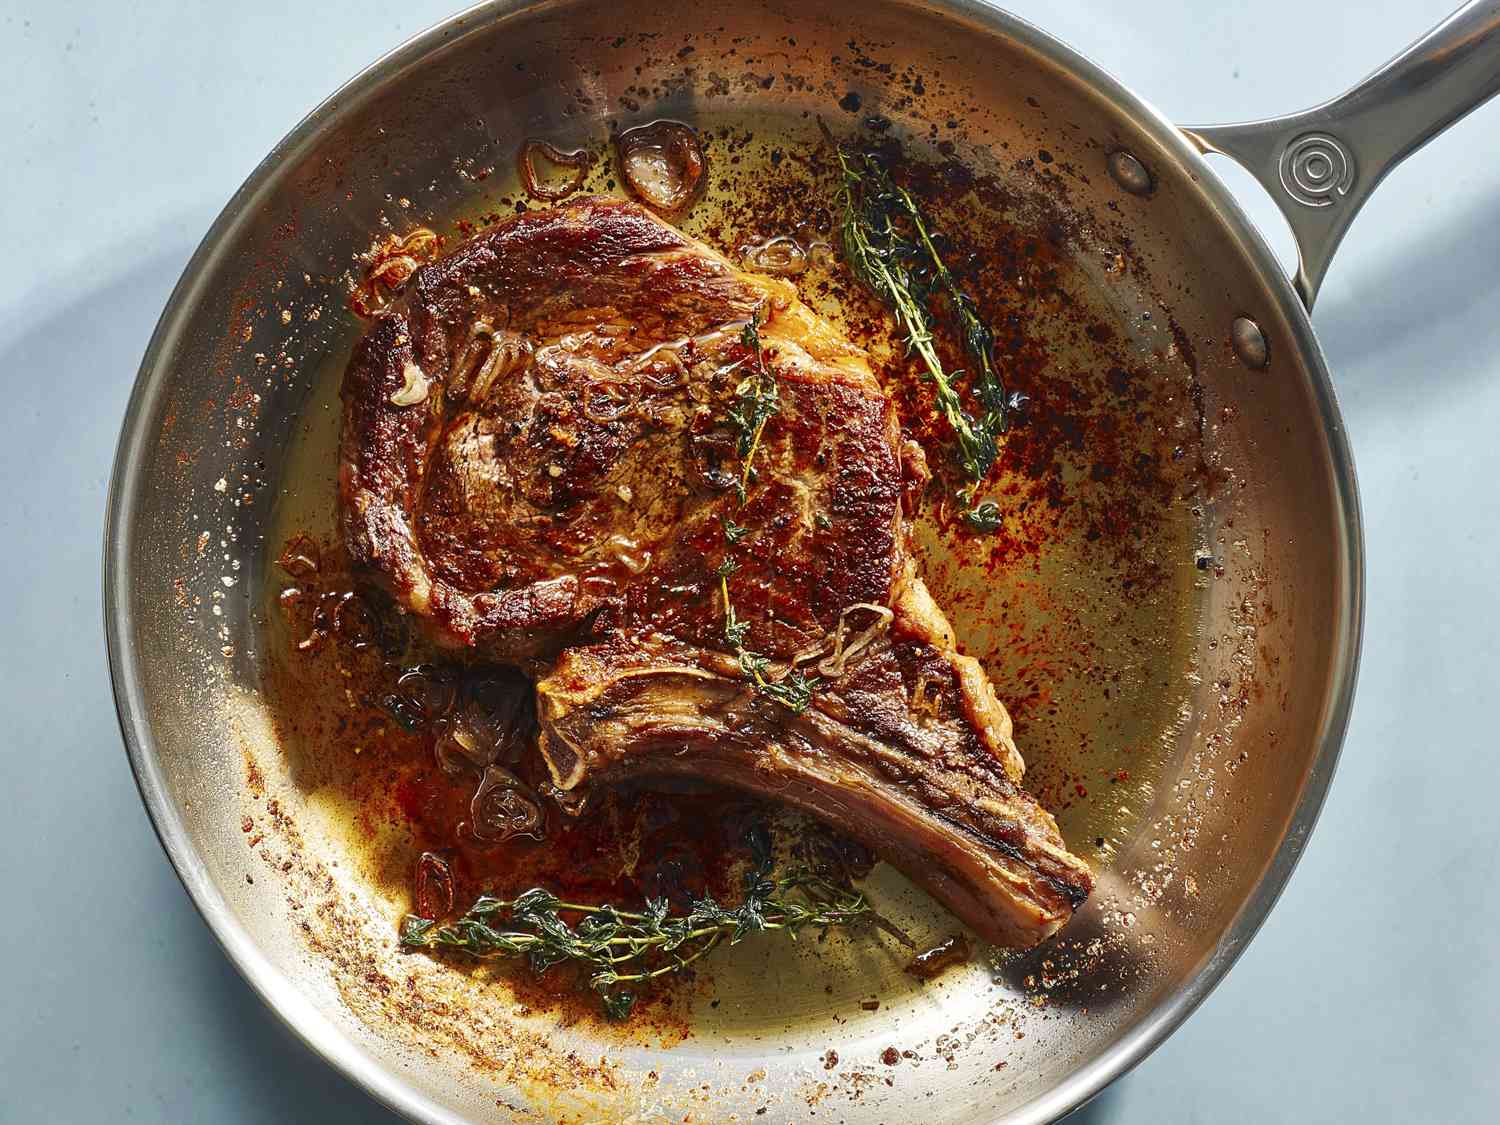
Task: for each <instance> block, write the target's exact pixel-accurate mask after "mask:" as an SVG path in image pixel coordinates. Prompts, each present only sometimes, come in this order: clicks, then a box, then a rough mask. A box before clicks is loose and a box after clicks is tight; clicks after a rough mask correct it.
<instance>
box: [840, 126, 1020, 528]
mask: <svg viewBox="0 0 1500 1125" xmlns="http://www.w3.org/2000/svg"><path fill="white" fill-rule="evenodd" d="M820 124H821V122H820ZM823 134H824V137H825V138H826V139H827V140H828V142H829V144H830V145H831V146H832V148H833V151H834V155H835V157H836V159H837V160H838V166H839V175H840V189H839V204H840V208H841V210H842V219H841V222H840V241H841V242H842V244H843V250H844V259H845V261H846V262H847V263H848V265H849V268H850V270H851V271H852V272H853V273H854V275H855V277H856V278H857V279H858V280H859V281H860V282H861V283H862V284H864V285H865V286H866V288H868V289H869V290H870V291H871V292H873V293H874V294H875V296H876V297H877V298H879V299H880V301H881V302H882V303H883V304H884V305H885V306H886V307H887V308H888V309H889V310H890V311H891V314H892V315H893V316H894V317H895V318H896V323H897V325H898V326H899V328H900V330H901V332H902V334H903V335H904V337H905V342H906V348H907V352H908V354H910V355H915V356H916V357H917V358H918V359H919V360H920V361H921V364H922V368H923V372H924V374H925V375H926V377H927V379H928V381H929V382H930V383H931V384H932V386H933V390H934V395H935V398H936V401H937V407H938V410H939V412H940V413H941V414H942V415H943V417H944V419H945V420H946V421H947V422H948V425H949V427H950V428H951V429H952V430H953V433H954V436H955V438H956V439H957V449H956V450H955V459H956V461H957V462H958V466H959V469H960V471H961V472H962V474H963V476H964V478H965V483H964V485H963V486H962V487H961V488H959V489H958V499H959V501H960V502H961V504H962V506H963V519H964V522H965V523H967V524H968V525H969V526H970V527H972V528H974V529H975V530H976V531H995V530H997V529H998V528H999V527H1000V523H1001V516H1000V510H999V508H998V506H997V505H995V504H994V503H993V502H989V501H987V502H984V503H979V504H976V502H975V493H976V492H977V490H978V488H979V486H980V485H981V484H983V482H984V481H985V479H986V478H987V477H988V476H989V473H990V470H991V469H992V468H993V467H994V464H995V461H996V459H997V458H998V457H999V450H1000V445H999V441H1000V437H1001V436H1002V435H1003V434H1004V433H1005V432H1006V430H1007V429H1008V428H1009V426H1010V419H1011V414H1012V413H1013V412H1014V411H1015V410H1016V409H1017V408H1018V407H1019V406H1020V403H1021V401H1022V399H1021V396H1019V395H1014V394H1009V393H1008V392H1007V391H1006V389H1005V384H1004V381H1003V380H1002V379H1001V377H1000V373H999V372H998V371H996V370H995V365H994V336H993V334H992V333H991V331H990V328H989V326H988V325H987V324H986V323H985V322H984V320H983V319H982V318H981V317H980V315H979V310H978V306H977V305H976V304H975V302H974V299H973V298H972V297H971V296H970V295H969V294H968V293H966V292H965V291H964V289H963V288H962V286H961V285H960V284H959V282H958V279H957V278H956V277H955V276H954V275H953V272H952V270H951V269H950V268H949V267H948V265H947V263H946V262H945V261H944V260H943V256H942V253H941V252H940V251H939V249H938V246H937V240H936V238H935V237H934V234H933V231H932V227H931V225H930V224H929V223H928V221H927V218H926V216H925V215H924V214H923V212H922V209H921V207H920V205H919V204H918V203H917V201H916V199H915V197H914V196H913V195H912V194H911V192H909V191H908V190H907V189H906V188H904V187H902V186H900V185H899V184H897V183H896V182H895V181H894V180H892V178H891V176H890V173H889V172H888V171H887V170H886V168H885V166H884V165H883V164H881V162H880V160H879V158H877V157H876V156H875V155H874V154H872V153H868V152H863V153H851V152H850V151H848V150H846V149H845V148H844V146H842V145H840V144H839V143H838V142H837V141H836V140H834V138H833V136H832V134H831V133H829V131H828V129H827V127H826V126H823ZM939 311H942V312H944V313H946V315H947V318H948V320H949V321H950V322H951V325H952V327H953V329H954V330H955V332H956V334H957V336H958V338H959V340H960V341H961V343H962V345H963V351H964V354H965V356H966V357H967V358H968V361H969V363H970V365H971V367H972V369H973V374H972V375H971V376H970V378H969V380H968V382H969V388H970V392H971V394H972V395H973V398H974V400H975V402H976V404H977V406H978V408H979V409H978V411H977V412H971V411H970V410H969V409H968V408H967V407H966V406H965V403H964V396H963V394H962V393H961V391H960V389H959V386H960V384H959V378H960V376H962V375H963V374H964V372H963V371H952V372H950V371H947V370H946V369H945V368H944V366H943V361H942V358H941V356H940V355H939V354H938V349H937V341H936V336H935V334H934V331H935V329H936V327H937V325H938V322H939V321H938V312H939Z"/></svg>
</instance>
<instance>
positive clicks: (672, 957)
mask: <svg viewBox="0 0 1500 1125" xmlns="http://www.w3.org/2000/svg"><path fill="white" fill-rule="evenodd" d="M755 850H756V852H757V861H756V863H755V865H754V866H753V867H752V868H751V870H750V871H748V872H747V873H746V875H745V878H744V896H743V899H742V900H741V902H740V904H739V905H738V906H723V905H720V904H719V903H718V902H716V901H715V900H714V899H713V898H712V897H711V896H705V897H703V898H701V899H695V900H693V901H692V902H691V903H690V904H689V905H688V908H687V909H686V910H685V911H680V912H678V911H673V910H672V908H671V905H670V904H669V903H668V902H667V900H666V899H660V898H658V899H648V900H647V901H646V903H645V905H644V907H642V909H640V910H634V911H632V910H620V909H618V908H617V907H615V906H612V905H609V904H604V905H602V906H600V905H589V904H585V903H576V902H567V901H564V900H562V899H560V898H558V897H557V896H556V895H554V894H552V893H551V892H550V891H546V890H543V889H541V888H539V887H537V888H532V889H531V890H529V891H526V892H524V893H523V894H521V895H518V896H517V897H516V898H511V899H505V898H496V897H492V896H489V895H486V896H483V897H481V898H479V899H478V900H477V901H475V903H474V904H473V905H472V906H471V907H469V909H468V910H467V911H466V912H465V913H464V914H463V916H462V917H460V918H458V919H457V920H455V921H453V922H450V923H447V924H439V923H438V922H437V921H436V920H435V919H432V918H420V917H417V916H415V915H408V916H407V918H406V919H405V921H403V922H402V925H401V945H402V948H404V949H407V950H419V949H422V950H430V951H435V952H440V953H460V954H465V955H467V956H470V957H474V958H478V959H481V960H490V959H497V958H514V959H518V960H524V961H525V962H526V963H527V964H528V965H529V966H530V967H531V969H532V970H533V971H534V972H537V973H542V972H545V971H546V970H547V969H549V968H551V967H552V966H554V965H561V964H572V965H577V966H579V967H581V968H583V969H584V970H586V971H587V972H588V973H589V977H588V984H589V986H590V987H591V988H593V989H594V990H595V991H596V992H598V993H599V996H600V1002H601V1004H602V1006H603V1008H604V1011H605V1014H606V1015H608V1016H610V1017H611V1018H612V1019H625V1018H626V1017H628V1016H629V1015H630V1012H631V1009H632V1008H633V1006H634V1004H635V996H636V994H635V992H634V991H633V990H632V989H633V988H634V987H638V986H640V985H642V984H646V983H648V982H650V981H653V980H656V979H658V978H660V977H664V976H668V975H670V974H673V973H679V972H681V971H682V970H684V969H686V968H687V967H688V966H689V965H691V964H693V962H695V961H697V960H699V959H700V958H702V957H704V956H706V955H707V954H709V953H711V952H712V951H713V950H714V949H716V948H717V947H718V946H720V945H723V944H729V945H734V944H737V943H738V942H740V941H742V940H743V939H744V938H746V937H749V936H750V935H752V934H756V933H763V932H772V931H778V930H779V931H782V932H784V933H786V934H787V935H788V936H789V937H792V938H794V939H795V938H796V937H797V936H798V934H799V933H801V932H802V931H803V930H817V931H819V932H820V933H826V932H827V931H828V930H830V929H832V928H834V927H836V926H849V925H853V924H855V923H858V922H862V921H866V920H872V919H875V918H876V916H875V915H874V913H873V911H872V910H871V908H870V905H869V903H868V902H867V901H866V899H865V896H864V895H863V894H862V893H860V892H858V891H855V890H853V889H852V888H850V887H847V886H840V885H838V884H836V883H834V882H831V881H829V880H828V879H826V878H823V877H822V876H820V875H818V874H816V873H815V872H813V871H810V870H808V869H806V868H802V867H797V868H792V869H789V870H788V871H786V872H785V873H783V874H781V875H779V876H777V875H773V872H772V867H771V859H770V855H769V851H768V850H765V851H762V850H761V849H755ZM570 915H571V916H576V917H577V921H576V922H572V921H569V917H568V916H570Z"/></svg>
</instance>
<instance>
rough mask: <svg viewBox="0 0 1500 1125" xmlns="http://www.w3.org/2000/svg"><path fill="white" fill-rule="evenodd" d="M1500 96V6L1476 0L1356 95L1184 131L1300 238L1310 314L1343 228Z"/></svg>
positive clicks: (1302, 285) (1498, 0) (1301, 285)
mask: <svg viewBox="0 0 1500 1125" xmlns="http://www.w3.org/2000/svg"><path fill="white" fill-rule="evenodd" d="M1497 93H1500V0H1472V2H1471V3H1469V4H1466V5H1465V6H1464V7H1463V8H1460V9H1459V10H1458V11H1457V12H1455V13H1453V15H1451V16H1449V17H1448V18H1447V19H1446V20H1444V21H1443V22H1442V23H1440V24H1438V26H1437V27H1435V28H1433V29H1432V30H1431V31H1430V32H1428V33H1427V34H1426V35H1424V36H1423V37H1422V38H1421V39H1419V40H1418V41H1417V42H1416V43H1414V44H1412V45H1411V46H1410V47H1408V48H1407V49H1406V50H1405V51H1403V52H1402V53H1401V54H1399V55H1397V56H1396V57H1395V58H1394V59H1392V60H1391V61H1390V62H1388V63H1386V64H1385V65H1384V66H1383V67H1381V68H1380V69H1379V70H1377V71H1375V73H1373V74H1371V75H1370V76H1369V77H1368V78H1366V79H1365V80H1364V81H1362V82H1360V83H1359V84H1358V85H1356V86H1355V87H1354V88H1353V89H1351V90H1349V91H1348V92H1346V93H1344V94H1340V95H1339V96H1338V97H1336V98H1334V99H1333V100H1332V101H1329V102H1324V103H1323V104H1322V105H1320V106H1316V107H1314V108H1312V109H1309V110H1304V111H1303V112H1301V113H1293V114H1288V115H1287V116H1285V117H1272V118H1268V119H1267V120H1265V121H1249V122H1245V123H1243V124H1237V125H1210V126H1203V127H1200V128H1187V129H1184V130H1183V132H1184V133H1185V134H1187V137H1188V139H1189V140H1191V141H1192V142H1193V143H1194V144H1196V145H1197V146H1198V148H1199V150H1200V151H1202V152H1216V153H1222V154H1223V155H1225V156H1229V157H1232V158H1234V159H1235V160H1236V161H1238V162H1239V163H1240V164H1241V165H1243V166H1244V167H1245V169H1246V170H1247V171H1249V172H1250V174H1251V175H1253V176H1254V177H1255V178H1256V179H1257V180H1259V181H1260V183H1261V185H1262V186H1263V187H1264V188H1265V189H1266V190H1267V191H1268V192H1270V193H1271V197H1272V198H1273V199H1275V200H1276V204H1277V206H1278V207H1280V208H1281V211H1282V214H1284V215H1285V216H1286V218H1287V222H1288V223H1290V224H1291V227H1292V234H1293V235H1294V236H1295V237H1296V239H1297V257H1298V263H1297V276H1296V279H1295V285H1296V288H1297V293H1298V295H1299V296H1301V298H1302V303H1303V304H1304V305H1306V306H1307V308H1308V309H1309V310H1311V309H1312V306H1313V301H1314V300H1315V299H1316V298H1317V295H1318V287H1319V286H1320V285H1322V283H1323V276H1324V274H1326V273H1327V272H1328V265H1329V263H1330V262H1331V261H1332V260H1333V253H1334V251H1335V250H1337V249H1338V246H1339V242H1340V241H1342V239H1343V237H1344V232H1345V231H1347V230H1348V229H1349V224H1350V223H1351V222H1353V221H1354V216H1355V215H1357V214H1358V213H1359V209H1360V208H1361V207H1362V206H1363V205H1364V202H1365V200H1366V199H1368V198H1369V196H1370V193H1371V192H1373V191H1374V190H1375V188H1376V187H1377V186H1378V185H1379V184H1380V181H1381V180H1383V179H1384V178H1385V175H1386V173H1387V172H1389V171H1390V170H1391V169H1392V168H1394V167H1395V166H1396V165H1397V164H1399V163H1400V162H1401V161H1402V160H1403V159H1405V158H1406V157H1407V156H1409V155H1410V154H1411V153H1413V152H1415V151H1416V150H1417V149H1418V148H1421V147H1422V145H1424V144H1426V143H1427V142H1428V141H1429V140H1431V139H1432V138H1433V137H1434V136H1436V135H1437V134H1438V133H1441V132H1442V131H1443V130H1444V129H1446V128H1447V127H1448V126H1450V125H1452V124H1453V123H1454V122H1456V121H1458V120H1459V118H1461V117H1463V116H1464V115H1466V114H1467V113H1469V112H1470V111H1471V110H1474V109H1477V108H1478V107H1479V106H1480V105H1482V104H1483V103H1484V102H1486V101H1488V100H1489V99H1490V98H1492V97H1494V95H1495V94H1497Z"/></svg>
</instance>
